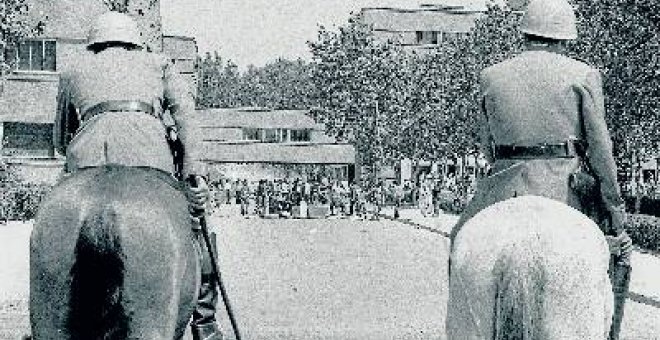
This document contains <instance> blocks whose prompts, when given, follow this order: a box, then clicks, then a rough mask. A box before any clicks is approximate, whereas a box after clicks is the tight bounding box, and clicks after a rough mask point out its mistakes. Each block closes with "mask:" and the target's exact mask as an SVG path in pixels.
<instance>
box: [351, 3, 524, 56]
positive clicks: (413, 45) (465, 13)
mask: <svg viewBox="0 0 660 340" xmlns="http://www.w3.org/2000/svg"><path fill="white" fill-rule="evenodd" d="M527 2H528V1H527V0H507V1H504V0H502V1H495V0H444V1H442V2H440V3H436V4H423V5H420V6H418V7H412V8H404V7H396V8H394V7H368V8H363V9H362V12H361V14H362V18H363V20H364V22H365V23H366V24H367V25H371V27H372V29H373V33H374V36H375V38H376V39H377V40H379V41H382V42H385V41H391V42H394V43H396V44H399V45H401V46H403V47H404V48H405V49H408V50H413V51H416V52H425V51H428V50H433V49H435V48H437V47H438V46H440V45H442V44H443V43H444V42H447V41H451V40H456V39H460V38H461V37H463V36H465V35H467V34H469V33H470V31H472V29H473V28H474V25H475V22H476V20H477V19H479V18H480V17H481V16H482V15H484V13H485V12H486V10H487V8H488V6H506V7H508V8H509V9H511V10H514V11H519V10H522V9H523V8H524V7H525V6H526V4H527Z"/></svg>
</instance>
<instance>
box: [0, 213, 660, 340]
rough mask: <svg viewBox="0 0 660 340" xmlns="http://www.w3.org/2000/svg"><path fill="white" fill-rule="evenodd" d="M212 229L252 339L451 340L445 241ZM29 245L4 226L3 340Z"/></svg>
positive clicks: (646, 330) (392, 230)
mask: <svg viewBox="0 0 660 340" xmlns="http://www.w3.org/2000/svg"><path fill="white" fill-rule="evenodd" d="M211 222H212V225H214V227H215V228H216V229H217V231H218V233H219V248H220V249H221V259H220V265H221V267H222V271H223V277H224V279H225V281H226V285H227V287H228V290H229V294H230V297H231V299H232V304H233V305H234V308H235V309H236V316H237V319H238V322H239V324H240V326H241V329H242V332H243V333H244V338H245V339H378V340H381V339H382V340H386V339H444V330H443V328H444V327H443V323H444V318H445V313H446V311H445V304H446V294H447V287H446V277H445V273H446V259H447V241H446V239H445V238H444V237H443V236H442V235H440V234H438V233H432V232H429V231H428V230H424V229H414V228H412V227H411V225H406V224H402V223H398V222H394V221H388V220H381V221H379V222H375V221H354V220H305V221H301V220H262V219H258V218H252V219H247V220H246V219H242V218H239V217H230V218H222V219H218V218H213V219H212V220H211ZM28 237H29V226H25V225H21V224H16V223H12V224H10V225H9V226H4V227H2V226H0V339H18V338H19V336H20V334H24V333H26V332H27V328H28V320H27V310H26V303H25V301H26V300H25V299H26V295H27V287H28V281H27V274H28V273H27V272H28V270H27V269H28V268H27V247H28ZM220 317H221V319H222V321H223V325H224V327H225V329H227V330H228V329H229V328H228V327H229V322H228V321H227V318H226V316H224V315H221V316H220ZM229 338H230V339H231V337H229ZM623 338H624V339H628V340H645V339H660V309H658V308H654V307H650V306H647V305H643V304H639V303H634V302H632V303H629V304H628V307H627V311H626V321H625V323H624V330H623Z"/></svg>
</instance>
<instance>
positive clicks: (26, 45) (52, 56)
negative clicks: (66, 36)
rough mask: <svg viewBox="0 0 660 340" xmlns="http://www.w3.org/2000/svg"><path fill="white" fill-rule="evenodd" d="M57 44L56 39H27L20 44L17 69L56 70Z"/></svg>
mask: <svg viewBox="0 0 660 340" xmlns="http://www.w3.org/2000/svg"><path fill="white" fill-rule="evenodd" d="M56 56H57V46H56V44H55V41H54V40H27V41H24V42H22V43H20V44H19V45H18V53H17V54H16V65H17V67H16V68H17V69H18V70H21V71H52V72H54V71H56V69H57V62H56Z"/></svg>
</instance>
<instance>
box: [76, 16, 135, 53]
mask: <svg viewBox="0 0 660 340" xmlns="http://www.w3.org/2000/svg"><path fill="white" fill-rule="evenodd" d="M104 42H123V43H128V44H133V45H135V46H140V47H141V46H142V38H141V37H140V30H139V29H138V25H137V23H136V22H135V20H133V18H131V17H130V16H129V15H128V14H124V13H119V12H114V11H113V12H107V13H104V14H102V15H101V16H99V17H98V19H96V22H94V25H93V26H92V28H91V29H90V30H89V37H88V42H87V47H91V46H93V45H95V44H99V43H104Z"/></svg>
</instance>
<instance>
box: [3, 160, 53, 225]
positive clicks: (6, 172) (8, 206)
mask: <svg viewBox="0 0 660 340" xmlns="http://www.w3.org/2000/svg"><path fill="white" fill-rule="evenodd" d="M50 188H51V187H50V186H49V185H46V184H32V183H27V182H25V181H23V180H21V178H20V177H19V176H18V175H17V174H16V173H14V171H13V170H12V168H11V167H9V166H7V165H6V164H4V163H0V221H7V220H22V221H25V220H29V219H32V218H34V217H35V215H36V214H37V210H38V208H39V204H40V203H41V201H42V200H43V198H44V197H45V196H46V194H47V193H48V192H49V191H50Z"/></svg>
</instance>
